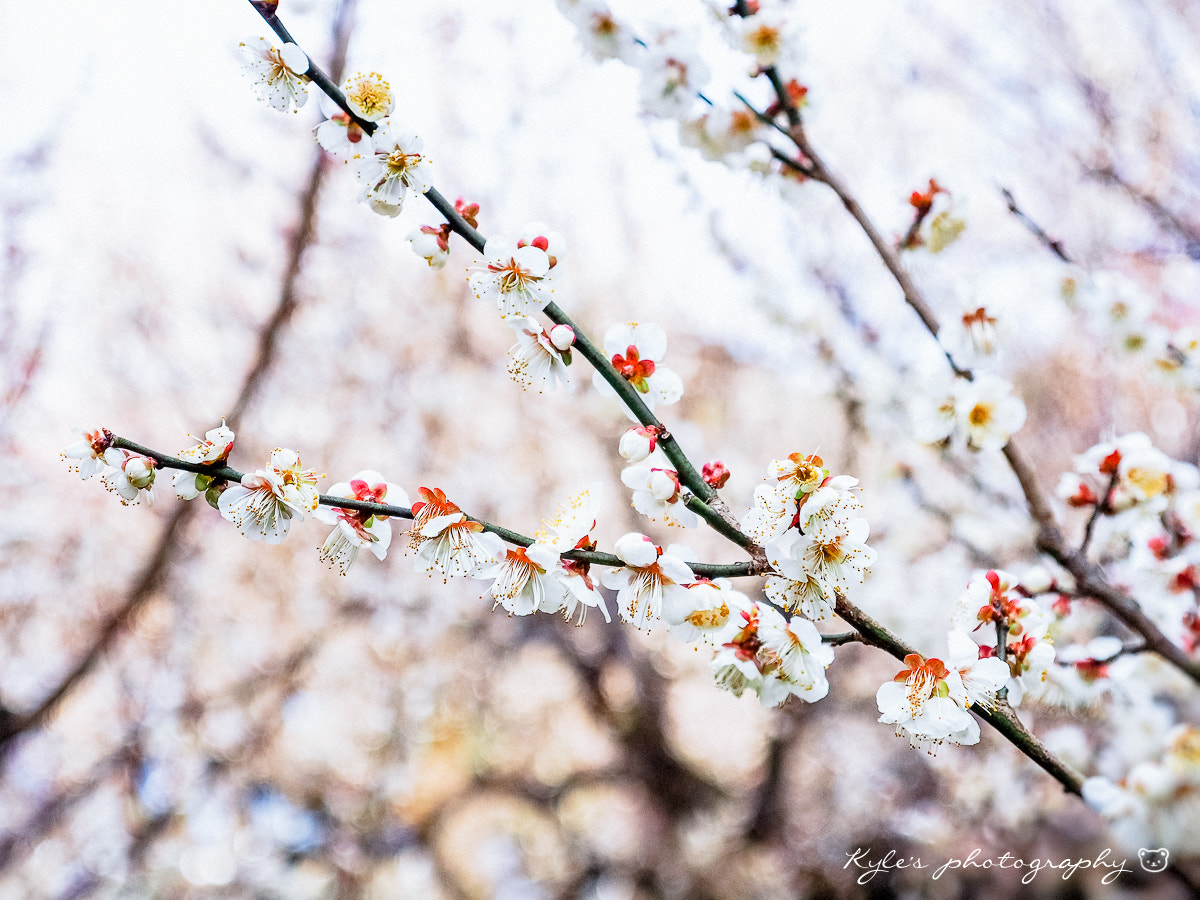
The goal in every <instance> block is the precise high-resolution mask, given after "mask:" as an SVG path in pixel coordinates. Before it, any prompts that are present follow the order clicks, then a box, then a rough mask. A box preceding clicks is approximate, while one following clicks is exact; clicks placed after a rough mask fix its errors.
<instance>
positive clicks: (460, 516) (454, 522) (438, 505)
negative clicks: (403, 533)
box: [408, 487, 505, 579]
mask: <svg viewBox="0 0 1200 900" xmlns="http://www.w3.org/2000/svg"><path fill="white" fill-rule="evenodd" d="M418 493H419V494H420V495H421V500H420V501H419V502H417V503H414V504H413V507H412V510H413V514H414V516H415V518H414V521H413V527H412V529H411V530H410V531H409V532H408V539H409V543H410V545H411V546H412V547H414V548H416V551H417V571H418V572H441V573H442V575H444V576H445V577H446V578H447V579H449V578H453V577H456V576H462V575H475V574H477V573H478V572H479V571H480V570H481V569H483V568H484V567H485V566H490V565H492V564H493V563H495V562H496V560H497V558H498V557H500V556H502V555H503V553H504V552H505V544H504V541H502V540H501V539H500V538H499V537H497V536H496V535H494V534H492V533H491V532H487V531H484V530H483V526H482V525H481V524H479V523H478V522H474V521H472V520H470V519H468V518H467V517H466V514H465V513H463V511H462V510H461V509H459V508H458V507H457V506H456V505H455V504H453V503H451V502H450V501H449V500H447V499H446V495H445V494H444V493H443V492H442V491H441V490H440V489H439V488H425V487H423V488H420V489H419V490H418Z"/></svg>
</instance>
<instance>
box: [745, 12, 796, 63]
mask: <svg viewBox="0 0 1200 900" xmlns="http://www.w3.org/2000/svg"><path fill="white" fill-rule="evenodd" d="M740 32H741V49H742V50H743V51H745V52H746V53H748V54H750V55H751V56H753V57H754V62H755V63H756V64H757V65H759V66H760V67H762V68H764V69H765V68H767V67H768V66H773V65H775V64H776V63H778V62H779V58H780V57H781V56H782V55H783V53H784V50H785V49H786V48H787V45H788V41H789V39H791V38H792V35H791V34H790V33H789V28H788V22H787V19H786V18H785V17H784V16H783V14H782V13H781V12H780V11H779V10H762V11H760V12H758V13H756V14H755V15H753V16H746V17H744V18H742V19H741V21H740Z"/></svg>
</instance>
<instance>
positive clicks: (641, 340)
mask: <svg viewBox="0 0 1200 900" xmlns="http://www.w3.org/2000/svg"><path fill="white" fill-rule="evenodd" d="M666 352H667V333H666V332H665V331H663V330H662V328H661V327H660V326H658V325H655V324H654V323H653V322H646V323H644V324H638V323H637V322H630V323H628V324H623V325H614V326H612V327H611V328H609V329H608V331H606V332H605V333H604V353H605V355H606V356H608V357H609V358H610V359H611V360H612V364H613V368H615V369H616V370H617V373H618V374H619V375H620V376H621V377H622V378H624V379H625V380H626V381H628V382H629V383H630V384H631V385H633V387H634V389H635V390H636V391H637V392H638V393H639V394H641V395H642V401H643V402H644V403H645V404H646V406H648V407H649V408H650V409H654V405H655V403H662V404H663V405H664V406H667V405H670V404H672V403H675V402H676V401H677V400H678V399H679V398H680V397H682V396H683V381H682V380H681V379H680V378H679V376H678V375H676V374H675V373H674V372H673V371H672V370H670V369H668V368H667V367H666V366H663V365H660V364H659V362H658V360H660V359H662V357H663V356H664V355H665V354H666ZM592 384H593V385H595V387H596V389H597V390H598V391H600V392H601V393H606V394H613V393H614V391H613V389H612V386H611V385H609V383H608V382H607V381H605V380H604V379H603V378H602V377H601V376H600V373H599V372H596V373H593V375H592ZM630 415H632V414H630Z"/></svg>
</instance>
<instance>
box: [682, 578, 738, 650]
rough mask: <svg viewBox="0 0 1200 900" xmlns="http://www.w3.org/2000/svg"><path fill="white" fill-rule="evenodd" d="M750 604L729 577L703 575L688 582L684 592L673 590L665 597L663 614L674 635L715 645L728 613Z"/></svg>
mask: <svg viewBox="0 0 1200 900" xmlns="http://www.w3.org/2000/svg"><path fill="white" fill-rule="evenodd" d="M750 606H751V602H750V599H749V598H748V597H747V596H746V595H745V594H743V593H741V592H740V591H735V590H734V589H733V586H732V584H730V582H729V581H728V579H725V578H717V579H715V580H712V581H710V580H708V579H707V578H702V579H700V580H699V581H697V582H695V583H694V584H689V585H688V586H687V591H686V592H682V593H680V592H673V593H672V594H671V595H670V596H669V597H665V598H664V602H663V612H662V617H663V621H664V622H666V623H667V626H668V627H669V629H670V631H671V635H672V636H673V637H676V638H679V640H681V641H686V642H687V643H691V642H693V641H700V642H702V643H704V644H707V645H710V646H714V645H715V644H716V639H717V636H718V635H719V634H722V633H723V632H724V631H725V628H726V625H727V624H728V623H729V621H730V617H731V616H733V615H735V614H737V613H738V612H740V611H741V610H745V609H749V608H750Z"/></svg>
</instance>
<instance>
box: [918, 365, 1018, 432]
mask: <svg viewBox="0 0 1200 900" xmlns="http://www.w3.org/2000/svg"><path fill="white" fill-rule="evenodd" d="M911 412H912V416H913V432H914V435H915V436H916V437H917V439H918V440H921V441H924V442H926V443H937V442H939V441H944V440H946V439H948V438H950V437H951V436H952V435H953V434H955V433H958V434H960V435H962V437H963V438H964V439H965V440H966V444H967V447H968V448H969V449H971V450H999V449H1001V448H1002V447H1003V446H1004V445H1005V444H1007V443H1008V441H1009V438H1010V437H1012V435H1014V434H1015V433H1016V432H1018V431H1020V429H1021V426H1022V425H1024V424H1025V404H1024V403H1023V402H1022V401H1021V400H1020V398H1018V397H1015V396H1013V393H1012V385H1011V384H1009V382H1007V381H1005V380H1004V379H1003V378H999V377H997V376H995V375H989V374H987V373H979V374H977V375H976V376H975V378H974V380H973V381H968V380H966V379H965V378H957V379H955V381H954V384H953V386H952V387H951V389H950V391H949V394H948V395H943V396H937V397H934V398H928V397H925V398H919V399H918V400H917V401H916V402H915V403H914V404H913V407H912V410H911Z"/></svg>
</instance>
